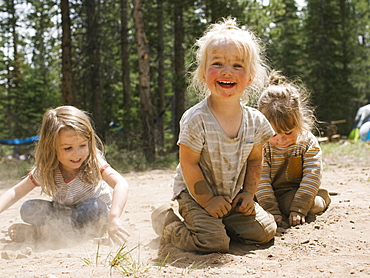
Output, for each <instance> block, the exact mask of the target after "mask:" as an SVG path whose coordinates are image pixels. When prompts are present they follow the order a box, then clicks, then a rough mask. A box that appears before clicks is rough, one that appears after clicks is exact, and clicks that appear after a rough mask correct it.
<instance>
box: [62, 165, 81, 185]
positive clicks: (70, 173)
mask: <svg viewBox="0 0 370 278" xmlns="http://www.w3.org/2000/svg"><path fill="white" fill-rule="evenodd" d="M59 170H60V172H61V173H62V176H63V180H64V181H65V182H66V181H71V180H73V179H74V178H75V177H76V176H77V175H78V173H79V172H80V168H78V169H66V168H65V167H63V165H59Z"/></svg>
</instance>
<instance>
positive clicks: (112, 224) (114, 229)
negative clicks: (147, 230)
mask: <svg viewBox="0 0 370 278" xmlns="http://www.w3.org/2000/svg"><path fill="white" fill-rule="evenodd" d="M108 234H109V238H110V239H111V240H112V241H113V242H115V243H118V244H123V243H125V242H126V241H127V240H128V237H129V236H130V233H129V232H128V231H127V230H126V229H125V228H123V225H122V222H121V219H120V218H119V217H114V218H112V219H110V221H109V226H108Z"/></svg>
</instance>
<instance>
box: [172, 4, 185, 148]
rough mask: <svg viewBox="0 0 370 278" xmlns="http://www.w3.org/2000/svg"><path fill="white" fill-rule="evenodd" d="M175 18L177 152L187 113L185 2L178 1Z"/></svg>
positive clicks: (175, 146)
mask: <svg viewBox="0 0 370 278" xmlns="http://www.w3.org/2000/svg"><path fill="white" fill-rule="evenodd" d="M174 18H175V53H174V54H175V57H174V68H175V84H174V91H175V125H174V126H175V130H174V131H175V142H174V145H173V149H172V151H175V150H177V145H176V142H177V139H178V135H179V131H180V125H179V123H180V119H181V116H182V114H183V113H184V111H185V91H186V83H185V67H184V64H185V62H184V47H183V45H184V26H183V1H182V0H177V1H176V2H175V7H174Z"/></svg>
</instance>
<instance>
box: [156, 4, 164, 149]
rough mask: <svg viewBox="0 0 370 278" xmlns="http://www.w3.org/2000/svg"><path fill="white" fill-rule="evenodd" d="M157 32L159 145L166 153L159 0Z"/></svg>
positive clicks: (161, 25)
mask: <svg viewBox="0 0 370 278" xmlns="http://www.w3.org/2000/svg"><path fill="white" fill-rule="evenodd" d="M157 31H158V45H157V51H158V110H157V115H158V116H157V119H158V121H157V145H158V147H159V150H160V152H161V153H162V152H163V151H164V113H165V108H164V93H165V88H164V51H163V49H164V44H163V37H164V32H163V0H157Z"/></svg>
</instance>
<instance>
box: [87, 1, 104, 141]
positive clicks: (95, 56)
mask: <svg viewBox="0 0 370 278" xmlns="http://www.w3.org/2000/svg"><path fill="white" fill-rule="evenodd" d="M95 1H96V0H90V1H86V7H87V13H86V15H87V42H88V49H87V55H88V60H89V66H90V69H89V70H90V90H91V93H92V110H93V120H94V123H95V126H96V131H97V133H98V134H99V136H100V137H101V138H102V139H104V120H103V113H102V107H103V103H102V86H101V80H100V51H99V41H100V40H99V39H100V36H99V23H98V22H99V21H98V10H99V9H97V8H96V2H95ZM98 3H99V2H98Z"/></svg>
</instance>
